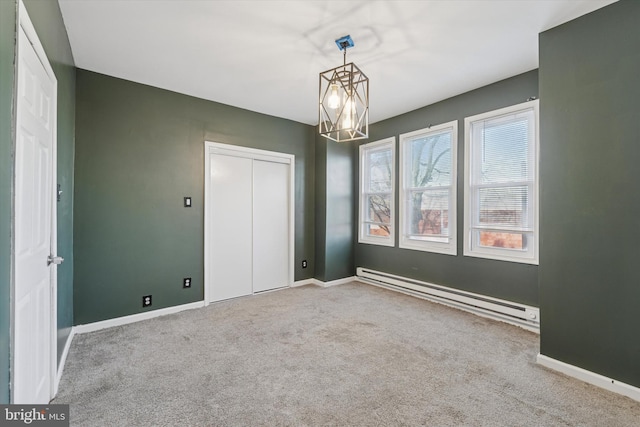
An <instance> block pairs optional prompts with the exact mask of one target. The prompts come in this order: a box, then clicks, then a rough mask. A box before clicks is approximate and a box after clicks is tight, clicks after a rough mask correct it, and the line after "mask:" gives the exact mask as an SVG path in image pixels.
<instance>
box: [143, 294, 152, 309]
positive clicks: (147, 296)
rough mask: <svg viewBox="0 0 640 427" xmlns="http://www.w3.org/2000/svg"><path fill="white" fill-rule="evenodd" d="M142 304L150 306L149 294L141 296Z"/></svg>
mask: <svg viewBox="0 0 640 427" xmlns="http://www.w3.org/2000/svg"><path fill="white" fill-rule="evenodd" d="M142 306H143V307H149V306H151V295H145V296H143V297H142Z"/></svg>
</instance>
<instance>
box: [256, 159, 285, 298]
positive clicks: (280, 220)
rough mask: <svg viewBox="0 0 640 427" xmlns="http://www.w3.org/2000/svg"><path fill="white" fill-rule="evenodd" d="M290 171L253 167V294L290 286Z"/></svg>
mask: <svg viewBox="0 0 640 427" xmlns="http://www.w3.org/2000/svg"><path fill="white" fill-rule="evenodd" d="M289 169H290V168H289V165H288V164H284V163H275V162H267V161H260V160H254V163H253V292H261V291H266V290H270V289H276V288H281V287H285V286H288V285H289Z"/></svg>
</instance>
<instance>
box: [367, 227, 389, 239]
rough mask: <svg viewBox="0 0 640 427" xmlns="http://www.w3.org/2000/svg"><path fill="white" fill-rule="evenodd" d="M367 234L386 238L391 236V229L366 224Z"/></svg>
mask: <svg viewBox="0 0 640 427" xmlns="http://www.w3.org/2000/svg"><path fill="white" fill-rule="evenodd" d="M365 227H366V228H367V229H366V234H367V236H380V237H386V236H389V235H391V233H390V231H391V229H390V227H389V226H388V225H377V224H365Z"/></svg>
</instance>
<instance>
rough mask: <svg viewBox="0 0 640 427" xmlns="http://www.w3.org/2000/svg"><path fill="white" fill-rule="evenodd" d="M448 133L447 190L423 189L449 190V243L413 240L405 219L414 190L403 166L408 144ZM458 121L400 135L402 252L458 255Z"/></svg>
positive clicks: (407, 221) (445, 187)
mask: <svg viewBox="0 0 640 427" xmlns="http://www.w3.org/2000/svg"><path fill="white" fill-rule="evenodd" d="M446 130H449V131H450V132H451V182H450V184H449V185H448V186H442V187H425V188H428V189H429V190H437V189H440V190H444V189H447V187H448V188H449V197H450V199H449V242H442V241H437V240H435V239H434V240H429V239H428V238H424V239H420V240H417V239H412V238H411V236H410V233H409V231H408V228H409V227H410V224H411V221H410V220H409V219H408V218H407V215H409V209H407V207H408V206H407V204H408V203H409V195H410V193H411V191H414V190H415V188H412V187H411V186H410V183H409V182H408V179H407V172H408V170H410V169H411V166H410V165H409V166H406V165H405V160H406V161H410V160H409V159H410V157H409V153H408V150H409V147H410V145H409V143H410V142H411V141H412V140H414V139H416V138H417V137H425V136H429V135H433V134H438V133H443V131H446ZM457 176H458V121H457V120H454V121H452V122H447V123H443V124H440V125H437V126H430V127H429V128H425V129H419V130H416V131H413V132H408V133H403V134H401V135H400V233H401V234H400V242H399V246H400V248H403V249H413V250H417V251H426V252H435V253H440V254H445V255H454V256H455V255H457V253H458V244H457V242H458V235H457V222H458V216H457V209H456V206H457V197H458V191H457V188H458V178H457Z"/></svg>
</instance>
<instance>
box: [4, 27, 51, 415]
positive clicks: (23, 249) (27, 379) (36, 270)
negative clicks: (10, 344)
mask: <svg viewBox="0 0 640 427" xmlns="http://www.w3.org/2000/svg"><path fill="white" fill-rule="evenodd" d="M18 43H19V45H18V49H19V51H18V52H19V58H18V77H17V115H16V157H15V162H16V163H15V165H16V168H15V173H16V176H15V179H16V181H15V293H14V297H15V299H14V304H15V305H14V350H13V371H12V388H13V402H14V403H30V404H37V403H48V402H49V400H50V398H51V397H52V396H51V378H52V370H53V368H52V355H53V354H54V350H55V349H54V347H53V342H52V321H53V319H52V315H51V301H52V294H51V293H52V273H51V267H50V266H49V265H48V262H47V258H48V257H49V255H50V254H52V251H51V244H52V226H51V225H52V224H51V223H52V215H53V212H52V207H53V203H54V202H53V200H54V190H53V171H54V166H53V161H54V153H55V150H54V136H53V135H54V134H53V132H54V129H55V120H54V119H55V114H54V109H55V108H56V106H55V87H56V83H55V81H54V80H52V78H50V77H49V75H48V74H47V72H46V71H45V68H44V66H43V65H42V63H41V62H40V59H39V58H38V55H37V54H36V52H35V50H34V48H33V47H32V46H31V43H30V42H29V40H28V39H27V36H26V34H25V33H24V31H23V29H22V28H20V31H19V35H18Z"/></svg>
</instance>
